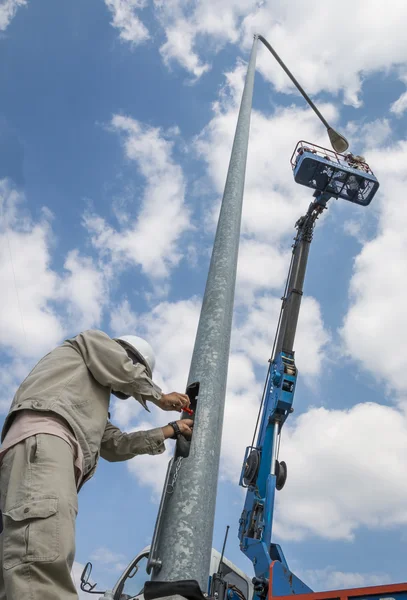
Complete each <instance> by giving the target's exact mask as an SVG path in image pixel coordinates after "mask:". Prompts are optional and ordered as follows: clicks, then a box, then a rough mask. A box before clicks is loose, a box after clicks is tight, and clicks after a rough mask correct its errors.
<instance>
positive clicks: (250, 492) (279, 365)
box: [239, 142, 379, 599]
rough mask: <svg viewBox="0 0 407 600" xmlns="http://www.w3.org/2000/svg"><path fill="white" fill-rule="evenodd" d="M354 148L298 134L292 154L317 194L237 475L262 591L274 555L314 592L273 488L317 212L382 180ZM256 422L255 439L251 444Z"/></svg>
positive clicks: (282, 478)
mask: <svg viewBox="0 0 407 600" xmlns="http://www.w3.org/2000/svg"><path fill="white" fill-rule="evenodd" d="M350 156H353V155H347V156H344V155H340V154H337V153H336V152H332V151H331V150H327V149H325V148H321V147H319V146H316V145H315V144H309V143H306V142H299V143H298V145H297V148H296V151H295V152H294V155H293V157H292V160H291V164H292V167H293V172H294V178H295V180H296V181H297V182H298V183H300V184H302V185H305V186H307V187H310V188H312V189H313V190H314V200H313V201H312V202H311V204H310V206H309V208H308V211H307V212H306V214H305V215H304V216H302V217H301V218H300V219H299V220H298V221H297V223H296V224H295V227H296V229H297V235H296V237H295V241H294V244H293V251H292V258H291V264H290V268H289V272H288V277H287V282H286V288H285V292H284V296H283V298H282V307H281V313H280V319H279V322H278V326H277V332H276V337H275V341H274V347H273V350H272V354H271V359H270V361H269V363H270V364H269V369H268V373H267V377H266V383H265V387H264V393H263V398H262V402H261V405H260V409H259V416H258V419H257V424H256V429H255V433H254V436H253V441H252V445H251V446H249V447H248V448H247V449H246V454H245V457H244V461H243V467H242V472H241V476H240V481H239V484H240V485H241V486H243V487H245V488H247V493H246V501H245V505H244V509H243V512H242V515H241V518H240V521H239V539H240V548H241V550H242V552H244V554H245V555H246V556H248V558H250V560H251V561H252V563H253V566H254V571H255V574H256V576H255V578H254V580H253V583H254V589H255V595H256V596H257V597H258V598H259V599H260V598H265V597H266V595H267V593H268V591H269V582H270V575H269V574H270V567H271V565H272V563H273V561H276V562H277V563H278V564H279V565H280V566H281V567H282V568H283V571H282V573H289V577H288V578H285V577H282V579H281V587H282V588H283V589H284V588H285V587H286V588H287V590H286V593H287V594H289V593H295V594H306V593H309V592H311V590H310V588H309V587H308V586H306V585H305V584H304V583H303V582H302V581H301V580H300V579H298V578H297V577H296V576H295V575H294V574H292V573H290V571H289V568H288V565H287V562H286V560H285V557H284V554H283V551H282V550H281V548H280V546H279V545H277V544H274V543H272V528H273V515H274V499H275V493H276V490H281V489H282V488H283V486H284V484H285V482H286V479H287V465H286V464H285V462H283V461H282V462H279V460H278V453H279V447H280V436H281V430H282V427H283V425H284V423H285V421H286V419H287V417H288V416H289V415H290V413H292V412H293V400H294V392H295V386H296V382H297V375H298V372H297V367H296V365H295V359H294V340H295V334H296V330H297V323H298V317H299V313H300V306H301V298H302V294H303V287H304V279H305V273H306V268H307V261H308V254H309V249H310V245H311V242H312V236H313V230H314V226H315V223H316V220H317V219H318V217H319V216H320V214H321V213H322V212H323V211H324V210H325V208H326V205H327V202H328V200H329V199H330V198H331V197H335V198H343V199H345V200H348V201H351V202H353V203H356V204H360V205H363V206H366V205H367V204H369V203H370V202H371V200H372V198H373V196H374V194H375V193H376V191H377V189H378V187H379V183H378V181H377V179H376V177H375V176H374V175H373V173H372V172H371V170H370V168H369V166H368V165H367V164H366V163H365V162H363V161H356V160H354V157H353V158H352V160H353V162H352V161H351V158H350ZM259 423H260V426H259V427H258V425H259ZM257 429H258V436H257V442H256V445H254V440H255V436H256V433H257ZM277 579H278V578H277ZM273 583H274V584H275V581H274V582H273ZM285 584H286V585H285Z"/></svg>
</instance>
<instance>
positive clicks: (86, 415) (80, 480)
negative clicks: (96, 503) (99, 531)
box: [0, 330, 193, 600]
mask: <svg viewBox="0 0 407 600" xmlns="http://www.w3.org/2000/svg"><path fill="white" fill-rule="evenodd" d="M153 368H154V357H153V354H152V349H151V347H150V346H149V345H148V344H147V343H146V342H145V341H144V340H142V339H141V338H137V337H135V336H124V337H122V338H117V339H116V340H113V339H111V338H110V337H109V336H108V335H106V334H105V333H103V332H101V331H95V330H89V331H85V332H83V333H80V334H79V335H77V336H76V337H74V338H72V339H69V340H66V341H65V342H64V343H63V344H62V345H61V346H59V347H57V348H56V349H55V350H53V351H52V352H50V353H49V354H47V355H46V356H45V357H44V358H42V359H41V360H40V362H39V363H38V364H37V365H36V366H35V367H34V369H33V370H32V371H31V373H30V374H29V375H28V377H27V378H26V379H25V380H24V381H23V383H22V384H21V385H20V387H19V388H18V390H17V392H16V395H15V396H14V399H13V402H12V404H11V408H10V412H9V414H8V416H7V418H6V421H5V423H4V427H3V432H2V436H1V440H2V446H1V447H0V465H1V466H0V509H1V512H2V514H3V532H2V534H1V535H0V600H77V598H78V596H77V593H76V590H75V586H74V585H73V582H72V579H71V574H70V573H71V568H72V564H73V561H74V557H75V519H76V515H77V510H78V499H77V491H78V490H79V489H80V488H81V487H82V485H83V484H84V483H85V482H86V481H88V480H89V479H90V478H91V477H92V475H93V474H94V472H95V470H96V466H97V462H98V459H99V456H101V457H102V458H104V459H106V460H108V461H122V460H128V459H130V458H133V457H134V456H136V455H138V454H160V453H162V452H164V449H165V446H164V441H165V439H167V438H173V437H178V436H179V435H181V434H182V435H184V436H185V437H187V438H190V437H191V435H192V426H193V421H192V420H191V419H181V420H178V421H174V422H172V423H171V424H168V425H165V426H164V427H158V428H156V429H151V430H150V431H137V432H134V433H123V432H122V431H120V430H119V429H118V428H117V427H115V426H114V425H112V424H111V423H110V422H109V412H108V411H109V402H110V395H111V393H113V394H115V395H116V396H117V397H119V398H121V399H125V398H129V397H130V396H132V397H133V398H135V399H136V400H138V401H139V402H140V403H141V404H142V405H143V406H144V408H146V409H147V410H149V409H148V408H147V401H149V402H152V403H153V404H155V405H156V406H158V407H159V408H161V409H162V410H166V411H170V410H177V411H179V412H181V411H182V410H183V409H184V408H187V407H188V406H189V399H188V396H186V395H185V394H179V393H177V392H172V393H170V394H163V393H162V392H161V390H160V388H159V387H158V386H157V385H156V384H155V383H154V382H153V381H152V379H151V377H152V371H153Z"/></svg>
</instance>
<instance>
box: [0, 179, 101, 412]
mask: <svg viewBox="0 0 407 600" xmlns="http://www.w3.org/2000/svg"><path fill="white" fill-rule="evenodd" d="M24 201H25V198H24V196H23V195H22V194H21V193H19V192H17V191H16V190H15V189H13V188H12V186H11V184H10V183H9V182H8V181H7V180H1V181H0V213H1V226H0V278H1V281H2V284H3V289H4V293H3V294H2V295H1V297H0V342H1V347H2V351H3V352H5V354H6V355H7V356H8V357H9V363H8V365H7V368H3V370H2V375H1V383H2V386H1V389H2V392H1V396H0V410H2V411H3V410H7V409H8V407H9V405H10V402H11V398H12V396H13V394H14V392H15V389H16V388H17V386H18V384H19V383H20V382H21V380H22V379H24V377H25V376H26V375H27V373H28V371H29V370H30V368H32V366H34V364H35V361H36V360H38V359H39V358H40V357H41V355H43V354H45V353H46V352H48V351H50V350H52V348H53V347H54V346H56V345H57V344H58V343H60V342H61V341H62V339H63V337H64V336H65V335H66V334H68V333H73V334H75V333H78V331H79V328H85V327H92V326H95V325H98V324H99V323H100V320H101V316H102V310H103V308H104V306H105V304H106V302H107V300H108V297H107V293H105V292H106V281H107V279H106V277H107V274H106V272H103V273H102V272H101V271H99V270H98V268H97V267H96V266H94V265H93V263H92V261H91V259H90V258H88V257H81V256H80V255H79V253H78V251H77V250H73V251H71V252H69V253H68V255H67V258H66V261H65V271H63V272H62V273H58V272H56V271H55V270H54V269H53V268H52V267H51V263H52V249H53V243H54V240H53V235H52V228H51V215H50V213H49V211H47V210H46V209H43V211H42V218H41V220H40V221H38V222H35V221H33V220H32V218H31V217H30V215H29V213H28V212H27V210H26V208H25V204H24Z"/></svg>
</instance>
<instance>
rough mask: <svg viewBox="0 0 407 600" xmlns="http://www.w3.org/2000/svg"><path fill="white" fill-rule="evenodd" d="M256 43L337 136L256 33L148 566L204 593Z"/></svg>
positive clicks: (164, 578) (159, 576)
mask: <svg viewBox="0 0 407 600" xmlns="http://www.w3.org/2000/svg"><path fill="white" fill-rule="evenodd" d="M257 39H261V41H262V42H263V43H264V44H265V45H266V46H267V47H268V48H269V50H270V51H271V52H272V54H273V56H275V57H276V58H277V60H278V62H279V63H280V65H281V66H282V67H283V68H284V70H285V71H286V73H287V74H288V75H289V76H290V78H291V79H292V80H293V81H294V83H295V84H296V86H297V88H298V89H299V90H300V91H301V93H302V94H303V96H304V97H305V99H306V100H307V102H308V103H309V104H310V106H311V107H312V108H313V109H314V111H315V112H316V113H317V115H318V116H319V118H320V119H321V120H322V122H323V123H324V125H325V126H326V127H327V129H328V134H329V135H330V137H331V134H330V131H331V132H332V131H333V130H332V128H330V127H329V125H328V123H327V122H326V121H325V119H324V118H323V117H322V115H321V113H320V112H319V111H318V109H317V108H316V107H315V105H314V104H313V103H312V102H311V100H310V99H309V98H308V96H307V95H306V94H305V92H304V91H303V90H302V88H301V87H300V86H299V84H298V83H297V82H296V80H295V79H294V78H293V76H292V75H291V73H290V72H289V71H288V69H287V67H286V66H285V65H284V64H283V63H282V61H281V59H279V57H278V56H277V55H276V53H275V52H274V50H273V49H272V48H271V46H270V45H269V44H268V42H266V40H265V39H264V38H263V37H262V36H258V35H255V36H254V42H253V47H252V51H251V55H250V60H249V65H248V68H247V75H246V81H245V86H244V90H243V96H242V100H241V105H240V111H239V116H238V121H237V125H236V132H235V138H234V141H233V147H232V153H231V157H230V162H229V169H228V173H227V177H226V183H225V190H224V194H223V199H222V204H221V210H220V215H219V221H218V227H217V230H216V235H215V241H214V246H213V252H212V258H211V263H210V267H209V273H208V279H207V282H206V288H205V294H204V298H203V303H202V309H201V315H200V319H199V324H198V330H197V334H196V339H195V346H194V351H193V355H192V361H191V367H190V372H189V377H188V386H191V387H192V384H193V383H199V392H198V400H197V404H196V411H195V423H194V432H193V435H192V441H191V445H190V447H189V451H188V453H187V454H186V455H184V456H182V455H181V454H179V455H177V453H176V460H174V459H172V461H171V462H170V465H169V469H168V472H167V480H166V484H165V486H164V490H163V495H162V499H161V504H160V509H159V513H158V517H157V522H156V528H155V532H154V536H153V540H152V544H151V550H150V557H149V565H148V569H149V571H148V572H150V569H152V580H153V582H154V581H155V582H169V581H179V580H185V579H195V580H197V581H198V583H199V586H200V587H201V590H202V591H203V592H205V591H206V589H207V584H208V573H209V565H210V558H211V551H212V537H213V525H214V517H215V503H216V488H217V483H218V471H219V458H220V446H221V438H222V425H223V413H224V404H225V393H226V379H227V371H228V362H229V350H230V335H231V328H232V316H233V301H234V293H235V283H236V270H237V258H238V250H239V238H240V223H241V215H242V202H243V189H244V181H245V173H246V158H247V148H248V141H249V129H250V115H251V109H252V97H253V87H254V76H255V71H256V50H257ZM334 133H335V134H336V132H334ZM336 135H337V138H338V139H339V140H342V141H343V142H344V143H346V144H347V142H346V140H345V138H343V136H340V135H339V134H336ZM331 141H332V137H331ZM346 147H347V146H346ZM337 151H339V150H337ZM177 448H178V443H177ZM174 458H175V457H174ZM169 489H170V490H171V491H170V492H169Z"/></svg>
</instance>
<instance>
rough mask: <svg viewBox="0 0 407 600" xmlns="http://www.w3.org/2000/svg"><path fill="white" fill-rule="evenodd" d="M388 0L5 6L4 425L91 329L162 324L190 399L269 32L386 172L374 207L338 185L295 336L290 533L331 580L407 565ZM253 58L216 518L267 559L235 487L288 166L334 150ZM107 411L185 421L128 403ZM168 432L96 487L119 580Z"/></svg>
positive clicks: (396, 57) (1, 159)
mask: <svg viewBox="0 0 407 600" xmlns="http://www.w3.org/2000/svg"><path fill="white" fill-rule="evenodd" d="M392 4H393V9H392V11H388V10H387V11H386V7H385V6H383V4H382V3H380V2H376V0H375V1H371V2H367V1H366V2H365V1H361V2H360V3H358V5H357V6H356V7H355V6H354V3H352V2H350V0H344V2H342V5H341V6H342V8H341V11H340V13H338V11H337V7H336V6H335V5H333V4H331V3H325V4H324V5H321V4H320V3H319V2H317V1H316V0H312V1H310V2H307V4H306V5H304V4H303V3H302V2H301V1H300V0H292V1H291V2H290V3H285V2H282V1H279V0H263V1H262V2H258V3H254V2H252V1H249V0H224V1H223V2H222V3H221V5H220V6H219V3H217V2H216V1H215V0H213V1H212V0H206V1H205V0H196V1H195V2H186V1H185V0H166V2H165V3H162V2H160V1H159V0H155V1H154V2H150V1H148V0H145V1H143V0H105V1H103V0H89V1H88V2H81V1H80V0H71V1H70V2H69V3H60V2H54V1H52V0H43V1H41V2H39V1H38V0H27V1H25V0H5V1H4V0H3V1H2V2H0V81H1V94H0V206H1V223H0V249H1V253H0V274H1V280H2V281H3V282H4V284H3V294H2V298H1V299H0V360H1V371H0V380H1V383H2V388H1V389H2V391H1V394H0V410H1V414H2V417H1V419H3V418H4V416H5V414H6V412H7V410H8V406H9V404H10V401H11V399H12V397H13V394H14V392H15V389H16V388H17V386H18V384H19V382H21V380H22V379H23V378H24V376H25V375H26V373H27V372H28V369H29V368H30V367H31V366H32V365H33V364H34V363H35V361H36V360H37V359H38V358H40V357H41V356H42V355H43V354H44V353H45V352H47V351H48V350H49V349H51V348H52V347H54V346H55V345H56V344H57V343H59V342H60V341H61V340H63V339H65V338H66V337H69V336H71V335H74V334H76V333H78V332H79V331H80V330H81V329H84V328H90V327H97V328H100V329H103V330H104V331H106V332H107V333H109V334H111V335H115V334H120V333H123V332H126V333H132V332H135V333H139V334H141V335H144V336H145V337H147V338H148V339H149V340H150V342H151V343H152V344H153V346H154V347H155V348H156V351H157V370H156V380H157V383H158V384H159V385H161V386H162V387H163V389H164V390H165V391H172V390H173V389H178V390H180V391H183V389H184V387H185V383H186V378H187V374H188V367H189V360H190V356H191V351H192V345H193V342H194V336H195V331H196V324H197V318H198V315H199V309H200V302H201V297H202V293H203V289H204V285H205V278H206V273H207V268H208V262H209V257H210V250H211V244H212V241H213V235H214V227H215V224H216V219H217V211H218V208H219V202H220V198H221V194H222V190H223V185H224V180H225V174H226V169H227V164H228V160H229V155H230V149H231V143H232V139H233V132H234V127H235V123H236V116H237V110H238V104H239V101H240V95H241V91H242V85H243V79H244V73H245V68H246V63H245V61H246V60H247V58H248V53H249V51H250V46H251V42H252V34H253V32H255V31H257V32H259V33H262V34H263V35H264V36H265V37H266V38H267V39H269V41H270V42H271V43H272V44H273V45H275V47H276V49H277V50H278V51H279V52H280V53H281V55H282V57H283V58H284V59H285V60H286V61H287V63H288V65H289V66H290V67H291V68H292V69H293V71H294V73H295V74H296V76H297V77H298V78H299V79H300V81H301V83H302V84H303V85H304V87H305V88H306V90H307V91H308V92H309V93H310V94H311V95H312V96H313V97H314V98H315V99H316V100H317V102H318V105H319V106H320V108H321V110H322V111H323V113H324V114H325V115H326V116H327V118H328V120H329V121H331V122H332V123H334V124H335V126H336V127H337V128H339V129H340V130H341V131H343V132H345V134H346V135H347V137H348V139H349V140H350V142H351V149H352V150H353V151H354V152H363V154H364V155H365V156H366V158H367V161H368V162H369V164H371V166H372V168H373V170H374V171H375V172H376V174H377V175H378V177H379V179H380V182H381V188H380V191H379V193H378V194H377V197H376V198H375V200H374V202H373V203H372V205H371V206H370V207H368V208H366V209H364V208H361V207H356V206H353V205H351V204H347V203H342V204H341V203H340V202H333V201H332V202H331V206H330V208H329V210H328V211H327V212H326V214H325V215H324V217H323V218H322V219H320V221H319V222H318V226H317V229H316V232H315V238H314V242H313V245H312V248H311V254H310V261H309V268H308V273H307V280H306V285H305V296H304V301H303V307H302V312H301V317H300V323H299V331H298V337H297V341H296V359H297V363H298V367H299V370H300V375H299V384H298V387H297V392H296V398H295V413H294V415H293V416H292V417H290V420H289V422H288V423H287V425H286V427H285V431H284V434H283V440H282V444H281V453H280V455H281V458H282V459H284V460H286V461H287V462H288V468H289V478H288V482H287V485H286V487H285V488H284V490H283V491H282V492H281V493H280V494H279V495H278V502H277V508H276V522H275V534H276V540H278V541H279V542H280V543H281V545H282V546H283V549H284V551H285V554H286V557H287V559H288V561H289V564H290V566H291V568H292V569H293V570H294V571H295V572H297V573H298V574H299V575H300V576H302V577H303V578H304V580H305V581H306V582H307V583H309V585H310V586H311V587H314V589H324V588H326V587H343V586H347V585H348V586H352V585H364V584H367V585H369V584H375V583H380V582H388V581H389V582H390V581H392V582H398V581H402V580H403V579H405V574H404V560H403V556H404V549H405V544H406V539H407V538H406V535H407V529H406V523H407V511H406V508H405V507H406V506H407V483H406V481H407V478H406V460H405V457H406V455H407V416H406V410H407V405H406V391H407V376H406V373H407V358H406V357H407V343H406V339H407V335H406V334H407V317H406V314H405V311H404V304H405V299H404V296H405V292H406V291H407V290H406V285H405V259H404V256H405V252H406V241H405V226H406V224H407V210H406V207H405V204H404V194H405V183H406V179H407V166H406V165H407V141H406V124H407V120H406V111H407V92H406V83H407V67H406V61H407V41H406V39H405V32H404V28H403V22H404V21H405V18H406V17H407V14H406V12H407V9H406V7H405V5H404V4H403V3H401V2H399V1H396V0H393V2H392ZM350 11H352V19H349V18H348V15H349V14H350ZM388 13H391V14H388ZM328 22H329V23H331V25H330V27H329V28H328V27H326V23H328ZM257 65H258V72H257V76H256V86H255V94H254V112H253V117H252V127H251V139H250V146H249V157H248V165H247V176H246V190H245V201H244V214H243V221H242V240H241V250H240V258H239V271H238V282H237V291H236V314H235V321H234V331H233V338H232V349H231V359H230V367H229V381H228V394H227V404H226V411H225V423H224V435H223V450H222V461H221V472H220V483H219V493H218V500H217V514H216V527H215V533H214V546H215V547H217V548H220V546H221V542H222V537H223V532H224V529H225V526H226V525H227V524H229V525H230V526H231V535H230V538H229V543H228V551H227V554H228V556H229V558H231V559H232V560H234V561H235V562H236V564H238V565H239V566H240V567H242V568H243V569H244V570H246V571H247V572H248V573H249V574H251V570H250V569H251V566H250V563H248V562H247V561H246V559H245V558H244V557H243V555H242V554H241V553H240V551H239V547H238V542H237V527H238V519H239V516H240V512H241V510H242V506H243V502H244V497H243V495H242V492H241V490H240V489H239V488H238V487H237V482H238V478H239V472H240V466H241V461H242V459H243V455H244V449H245V446H246V445H248V444H249V443H250V442H251V437H252V432H253V426H254V421H255V417H256V414H257V407H258V402H259V400H260V394H261V388H262V384H263V380H264V377H265V374H266V368H267V359H268V357H269V354H270V350H271V346H272V341H273V335H274V331H275V326H276V320H277V316H278V311H279V307H280V300H279V298H280V296H281V293H282V290H283V286H284V281H285V276H286V271H287V268H288V261H289V250H290V244H291V240H292V237H293V235H294V223H295V221H296V220H297V218H298V217H299V216H300V215H301V214H303V213H304V212H305V210H306V208H307V206H308V203H309V201H310V198H311V195H310V194H309V193H308V191H307V190H306V189H305V188H301V187H300V186H298V185H296V184H295V183H294V181H293V179H292V175H291V170H290V165H289V159H290V156H291V153H292V151H293V149H294V147H295V144H296V142H297V141H298V140H299V139H306V140H309V141H313V142H316V143H320V144H322V145H328V140H327V137H326V134H325V132H324V130H323V128H322V127H321V126H320V123H319V122H318V120H317V119H316V117H315V115H314V114H313V113H312V112H311V111H309V110H308V108H307V107H306V106H305V105H304V102H303V100H302V99H301V98H300V97H299V96H298V95H297V94H296V92H295V91H294V90H293V89H292V88H291V86H290V83H289V81H288V80H287V78H286V76H285V75H284V73H283V72H282V71H281V70H279V67H278V65H277V64H276V63H274V62H273V59H272V57H271V56H270V55H269V54H268V53H266V51H265V49H264V48H262V47H259V51H258V63H257ZM112 417H113V420H114V422H115V423H116V424H118V425H119V426H121V427H122V428H124V429H126V430H132V429H137V428H141V427H145V428H148V427H153V426H157V425H164V424H165V423H166V422H167V421H168V415H166V414H164V413H162V412H161V411H158V410H156V409H153V412H152V414H151V416H150V415H147V414H144V413H143V411H142V409H141V408H140V407H139V406H138V405H137V404H136V402H134V403H132V402H131V401H127V402H119V401H113V402H112ZM171 444H172V442H170V443H169V444H168V447H169V450H168V452H167V453H166V454H165V455H164V456H160V457H140V458H137V459H134V460H133V461H130V462H129V463H127V464H126V463H123V464H114V465H111V464H107V463H103V462H102V461H101V464H100V467H99V469H98V472H97V474H96V476H95V477H94V479H93V480H92V481H91V482H89V483H88V484H87V485H86V486H85V487H84V489H83V490H82V491H81V493H80V514H79V517H78V528H77V557H76V559H77V561H78V563H81V564H83V563H85V562H86V561H87V560H88V559H89V558H90V557H93V560H94V563H95V567H94V568H95V576H96V578H97V579H98V580H99V583H100V584H101V585H103V586H104V585H110V584H112V583H113V582H114V580H115V578H116V577H117V576H118V574H119V572H120V569H121V567H122V566H123V564H125V563H126V562H127V561H129V560H130V559H131V557H132V556H133V555H135V554H136V553H137V552H138V551H139V550H140V549H141V548H142V547H143V546H145V545H146V544H148V543H149V540H150V537H151V534H152V529H153V526H154V521H155V514H156V510H157V502H158V500H159V496H160V490H161V486H162V479H163V476H164V472H165V468H166V464H167V462H168V460H169V457H170V453H171V452H172V445H171ZM379 548H380V551H378V549H379Z"/></svg>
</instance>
